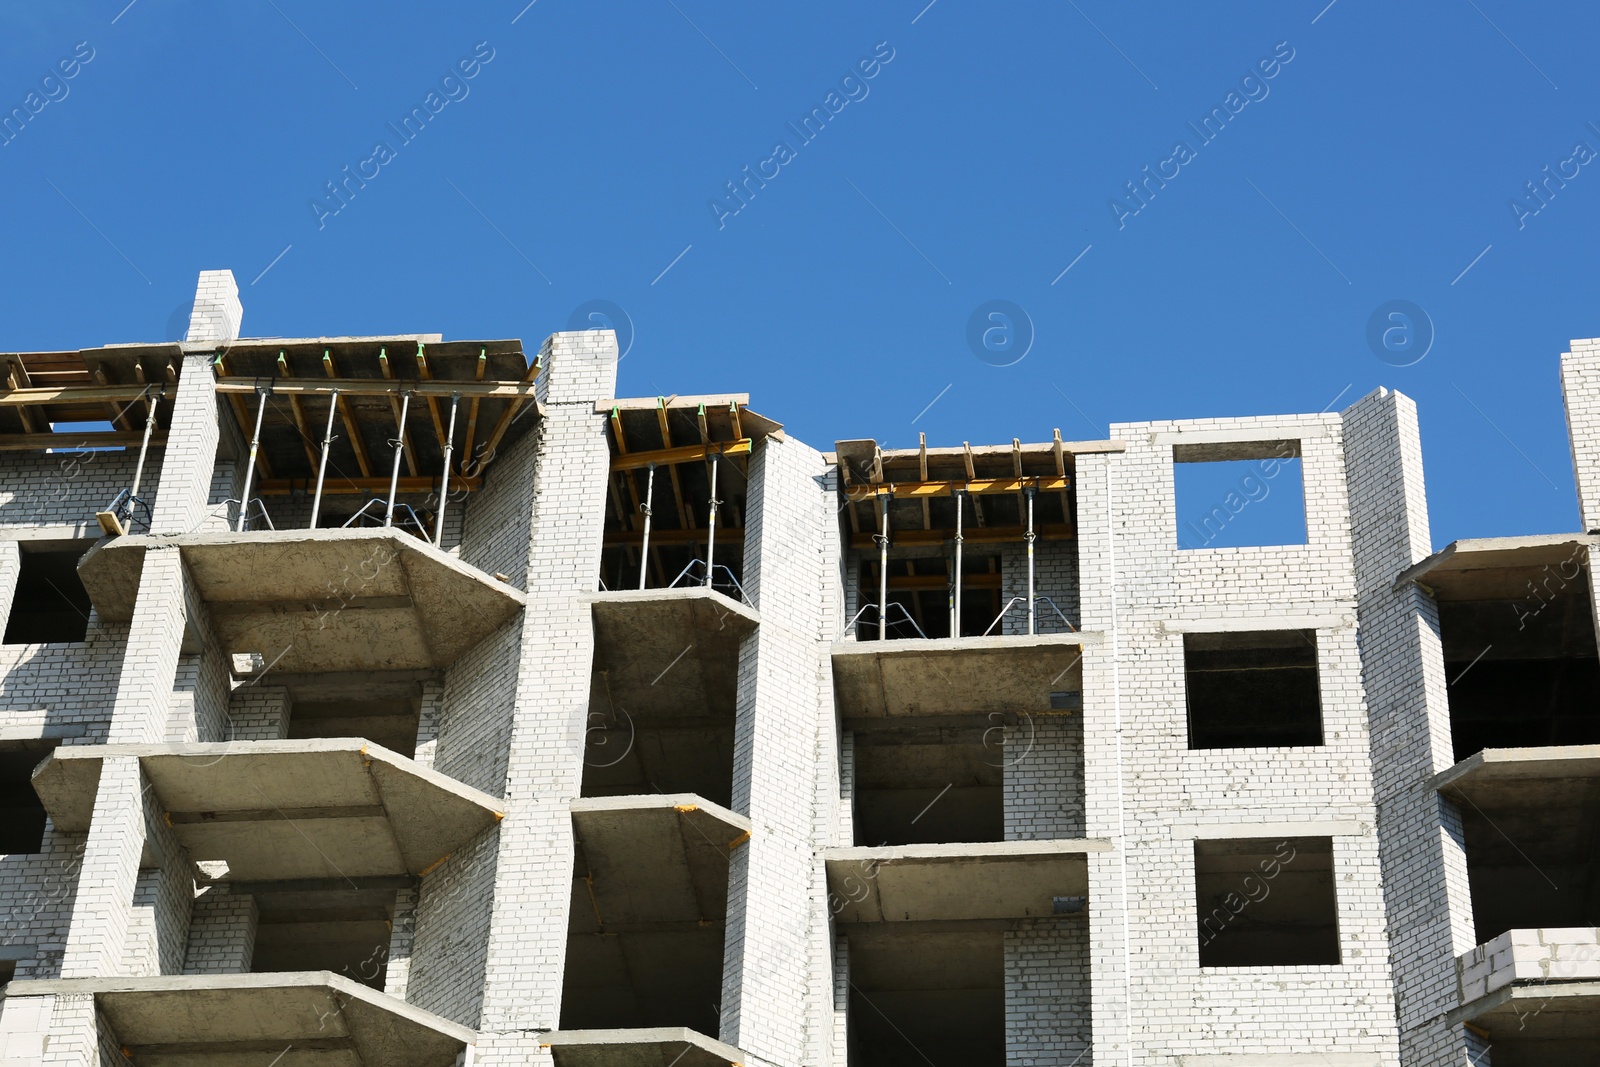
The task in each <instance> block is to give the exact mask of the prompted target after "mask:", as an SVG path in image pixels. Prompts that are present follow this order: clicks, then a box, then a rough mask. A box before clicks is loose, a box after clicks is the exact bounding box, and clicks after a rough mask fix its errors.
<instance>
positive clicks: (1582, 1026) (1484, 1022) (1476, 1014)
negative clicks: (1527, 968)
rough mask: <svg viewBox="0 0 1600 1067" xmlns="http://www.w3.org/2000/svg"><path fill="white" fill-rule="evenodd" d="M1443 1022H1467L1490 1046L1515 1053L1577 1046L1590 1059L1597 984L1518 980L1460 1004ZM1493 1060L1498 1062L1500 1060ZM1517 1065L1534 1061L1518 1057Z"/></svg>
mask: <svg viewBox="0 0 1600 1067" xmlns="http://www.w3.org/2000/svg"><path fill="white" fill-rule="evenodd" d="M1447 1021H1448V1022H1449V1024H1450V1025H1452V1026H1454V1025H1456V1024H1458V1023H1461V1022H1470V1023H1472V1024H1473V1025H1474V1026H1477V1027H1479V1028H1481V1029H1484V1030H1487V1031H1489V1035H1490V1040H1491V1041H1492V1042H1496V1043H1504V1044H1508V1045H1511V1046H1512V1047H1514V1048H1517V1049H1519V1050H1520V1049H1522V1048H1524V1047H1525V1046H1526V1047H1529V1048H1537V1046H1539V1045H1551V1044H1556V1045H1563V1046H1564V1045H1567V1044H1578V1043H1581V1047H1583V1048H1585V1049H1587V1051H1588V1053H1589V1054H1590V1055H1592V1054H1593V1052H1594V1050H1595V1049H1596V1048H1600V982H1560V981H1549V982H1542V981H1536V982H1517V983H1515V984H1513V985H1509V986H1506V987H1504V988H1502V989H1499V990H1497V991H1496V992H1493V993H1490V994H1489V995H1488V996H1486V997H1479V998H1478V999H1477V1000H1475V1001H1473V1002H1472V1003H1470V1004H1466V1005H1463V1006H1462V1007H1460V1008H1458V1009H1456V1010H1455V1011H1454V1012H1451V1013H1450V1015H1449V1016H1448V1018H1447ZM1562 1051H1565V1050H1564V1049H1562ZM1495 1062H1496V1063H1498V1062H1500V1060H1499V1057H1496V1059H1495ZM1516 1062H1517V1063H1523V1062H1533V1061H1532V1060H1524V1059H1521V1058H1519V1059H1517V1061H1516ZM1560 1062H1561V1063H1562V1064H1565V1063H1568V1062H1572V1063H1578V1062H1584V1063H1592V1062H1594V1061H1593V1060H1592V1059H1584V1060H1582V1061H1579V1060H1571V1061H1568V1060H1565V1059H1563V1060H1561V1061H1560Z"/></svg>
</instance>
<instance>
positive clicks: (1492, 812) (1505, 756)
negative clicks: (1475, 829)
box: [1431, 745, 1600, 865]
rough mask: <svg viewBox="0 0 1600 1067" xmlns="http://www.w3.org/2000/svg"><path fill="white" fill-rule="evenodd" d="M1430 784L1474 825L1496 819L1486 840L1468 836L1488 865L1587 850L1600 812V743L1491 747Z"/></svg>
mask: <svg viewBox="0 0 1600 1067" xmlns="http://www.w3.org/2000/svg"><path fill="white" fill-rule="evenodd" d="M1431 784H1432V785H1433V787H1434V788H1435V789H1437V790H1439V791H1440V792H1441V793H1443V794H1444V795H1445V796H1447V797H1449V798H1450V799H1451V800H1454V801H1455V802H1456V803H1458V804H1460V805H1461V810H1462V814H1463V816H1465V817H1467V819H1468V822H1469V824H1473V825H1475V824H1476V822H1477V821H1478V820H1479V819H1480V818H1486V819H1488V820H1490V822H1491V824H1492V829H1491V831H1490V833H1488V834H1487V835H1486V836H1487V840H1486V841H1484V840H1478V837H1479V836H1480V835H1477V834H1472V833H1469V835H1468V846H1469V852H1470V854H1471V856H1472V858H1473V859H1474V860H1475V861H1477V862H1479V863H1483V864H1486V865H1492V864H1494V863H1498V862H1502V861H1503V862H1506V863H1510V864H1513V865H1515V864H1517V863H1518V862H1519V860H1520V862H1522V863H1526V862H1527V856H1528V855H1537V856H1539V857H1540V861H1541V863H1550V862H1554V861H1555V860H1556V859H1557V858H1558V857H1561V856H1568V857H1577V856H1581V855H1587V854H1588V848H1589V841H1590V840H1591V834H1592V832H1593V830H1592V826H1593V821H1594V819H1595V818H1596V817H1597V814H1600V745H1551V746H1547V747H1540V748H1486V749H1484V750H1483V751H1481V752H1479V753H1477V754H1476V755H1473V756H1469V757H1468V758H1467V759H1464V760H1462V761H1461V762H1460V763H1458V764H1456V765H1455V766H1454V767H1451V768H1450V769H1449V770H1447V771H1444V772H1442V773H1440V774H1437V775H1435V776H1434V777H1433V779H1432V780H1431Z"/></svg>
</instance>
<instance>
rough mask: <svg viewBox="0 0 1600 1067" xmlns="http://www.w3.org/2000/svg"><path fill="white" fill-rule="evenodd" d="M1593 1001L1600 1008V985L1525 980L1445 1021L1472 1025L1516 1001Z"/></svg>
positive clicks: (1464, 1005)
mask: <svg viewBox="0 0 1600 1067" xmlns="http://www.w3.org/2000/svg"><path fill="white" fill-rule="evenodd" d="M1591 998H1592V999H1594V1000H1595V1001H1596V1004H1595V1007H1596V1008H1600V982H1594V981H1589V982H1552V981H1548V980H1540V979H1522V980H1519V981H1516V982H1513V983H1511V984H1510V985H1507V986H1501V987H1500V988H1499V989H1497V990H1495V991H1494V992H1493V993H1490V994H1489V995H1488V996H1484V997H1479V998H1478V999H1477V1000H1474V1001H1472V1002H1471V1003H1470V1004H1463V1005H1462V1006H1461V1007H1459V1008H1457V1009H1456V1010H1455V1011H1453V1012H1451V1013H1450V1014H1449V1015H1446V1016H1445V1020H1444V1021H1445V1025H1447V1026H1456V1025H1459V1024H1460V1023H1463V1022H1470V1021H1471V1020H1473V1019H1476V1018H1477V1017H1478V1016H1480V1015H1484V1014H1486V1013H1488V1012H1491V1011H1493V1010H1494V1009H1496V1008H1500V1007H1504V1006H1505V1005H1506V1004H1508V1003H1511V1002H1513V1001H1522V1000H1527V1001H1538V1002H1540V1003H1541V1004H1543V1003H1545V1002H1548V1001H1552V1000H1567V999H1572V1000H1587V999H1591ZM1513 1010H1514V1009H1513Z"/></svg>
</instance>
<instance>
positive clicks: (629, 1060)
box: [539, 1026, 749, 1067]
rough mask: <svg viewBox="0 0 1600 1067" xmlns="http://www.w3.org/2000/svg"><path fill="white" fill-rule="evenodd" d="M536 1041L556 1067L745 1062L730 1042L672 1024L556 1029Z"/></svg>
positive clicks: (705, 1066) (699, 1066) (695, 1066)
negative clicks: (624, 1028)
mask: <svg viewBox="0 0 1600 1067" xmlns="http://www.w3.org/2000/svg"><path fill="white" fill-rule="evenodd" d="M539 1044H540V1046H541V1047H542V1048H547V1049H549V1050H550V1055H551V1058H553V1059H554V1060H555V1062H556V1067H619V1065H626V1067H743V1065H744V1064H746V1063H748V1062H749V1057H747V1056H746V1055H745V1054H744V1053H743V1052H742V1051H740V1050H739V1049H736V1048H734V1047H733V1046H732V1045H725V1044H723V1043H722V1042H721V1041H717V1040H715V1039H714V1038H710V1037H707V1036H706V1035H704V1034H701V1033H696V1032H695V1031H693V1030H686V1029H684V1028H683V1027H674V1026H660V1027H650V1028H646V1029H640V1030H556V1031H553V1032H551V1033H548V1034H545V1035H544V1037H542V1038H541V1039H540V1040H539Z"/></svg>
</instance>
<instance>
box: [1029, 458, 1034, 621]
mask: <svg viewBox="0 0 1600 1067" xmlns="http://www.w3.org/2000/svg"><path fill="white" fill-rule="evenodd" d="M1033 540H1034V538H1033V487H1032V486H1029V487H1028V636H1029V637H1032V636H1033V621H1034V620H1033Z"/></svg>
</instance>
